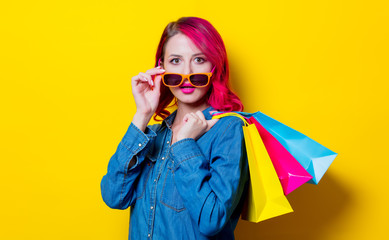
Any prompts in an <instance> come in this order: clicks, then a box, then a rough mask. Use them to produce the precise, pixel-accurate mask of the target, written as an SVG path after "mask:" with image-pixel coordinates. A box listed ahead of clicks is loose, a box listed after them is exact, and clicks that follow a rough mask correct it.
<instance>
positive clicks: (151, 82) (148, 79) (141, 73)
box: [139, 72, 154, 86]
mask: <svg viewBox="0 0 389 240" xmlns="http://www.w3.org/2000/svg"><path fill="white" fill-rule="evenodd" d="M139 75H140V77H141V78H143V79H146V80H147V82H148V83H149V85H150V86H153V85H154V83H153V80H152V77H151V76H150V75H149V74H147V73H143V72H140V73H139Z"/></svg>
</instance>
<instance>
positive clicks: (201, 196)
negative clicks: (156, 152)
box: [170, 118, 248, 236]
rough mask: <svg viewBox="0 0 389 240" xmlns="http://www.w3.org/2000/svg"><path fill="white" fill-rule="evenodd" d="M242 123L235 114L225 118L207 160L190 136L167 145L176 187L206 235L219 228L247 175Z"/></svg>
mask: <svg viewBox="0 0 389 240" xmlns="http://www.w3.org/2000/svg"><path fill="white" fill-rule="evenodd" d="M242 125H243V122H242V121H241V120H240V119H237V118H231V119H230V120H229V121H227V122H226V127H225V128H224V131H223V132H222V133H221V135H219V136H216V140H215V143H214V150H212V156H211V159H210V160H209V159H206V158H205V156H204V155H203V153H202V152H201V150H200V148H199V146H198V145H197V143H196V142H195V141H194V140H193V139H191V138H186V139H183V140H181V141H178V142H176V143H175V144H173V145H172V147H171V152H170V154H171V159H172V161H173V164H174V181H175V183H176V187H177V190H178V191H179V193H180V195H181V197H182V199H183V201H184V205H185V207H186V208H187V209H188V211H189V213H190V215H191V217H192V218H193V220H194V221H195V222H197V223H198V226H199V229H200V232H202V233H203V234H205V235H208V236H213V235H215V234H217V233H218V232H219V231H220V230H222V229H223V227H224V225H225V224H226V222H227V221H228V220H229V219H230V217H231V214H232V213H233V211H234V210H235V207H236V206H237V205H238V203H239V200H240V198H241V196H242V193H243V189H244V185H245V183H246V182H247V179H248V167H247V158H246V153H245V146H244V137H243V130H242Z"/></svg>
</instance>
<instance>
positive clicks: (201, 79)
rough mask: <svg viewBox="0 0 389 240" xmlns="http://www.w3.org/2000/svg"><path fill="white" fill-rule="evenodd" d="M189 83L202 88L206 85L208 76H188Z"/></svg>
mask: <svg viewBox="0 0 389 240" xmlns="http://www.w3.org/2000/svg"><path fill="white" fill-rule="evenodd" d="M190 82H191V83H192V84H193V85H195V86H198V87H202V86H205V85H207V84H208V76H207V75H205V74H195V75H192V76H190Z"/></svg>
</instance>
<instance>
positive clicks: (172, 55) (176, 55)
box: [169, 53, 204, 57]
mask: <svg viewBox="0 0 389 240" xmlns="http://www.w3.org/2000/svg"><path fill="white" fill-rule="evenodd" d="M198 55H204V53H196V54H193V55H192V57H195V56H198ZM169 57H182V56H181V55H178V54H170V56H169Z"/></svg>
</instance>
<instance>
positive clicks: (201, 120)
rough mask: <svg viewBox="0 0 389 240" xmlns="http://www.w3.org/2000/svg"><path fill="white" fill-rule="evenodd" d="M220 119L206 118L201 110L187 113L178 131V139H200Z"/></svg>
mask: <svg viewBox="0 0 389 240" xmlns="http://www.w3.org/2000/svg"><path fill="white" fill-rule="evenodd" d="M218 120H219V119H211V120H206V119H205V117H204V114H203V113H202V112H201V111H197V112H196V113H188V114H186V115H185V116H184V119H183V122H184V123H183V126H182V127H181V129H180V130H179V132H178V133H177V141H179V140H181V139H184V138H193V139H194V140H196V139H198V138H199V137H201V136H202V135H203V134H204V133H206V132H207V131H208V130H209V129H211V127H213V125H215V123H216V122H217V121H218Z"/></svg>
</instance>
